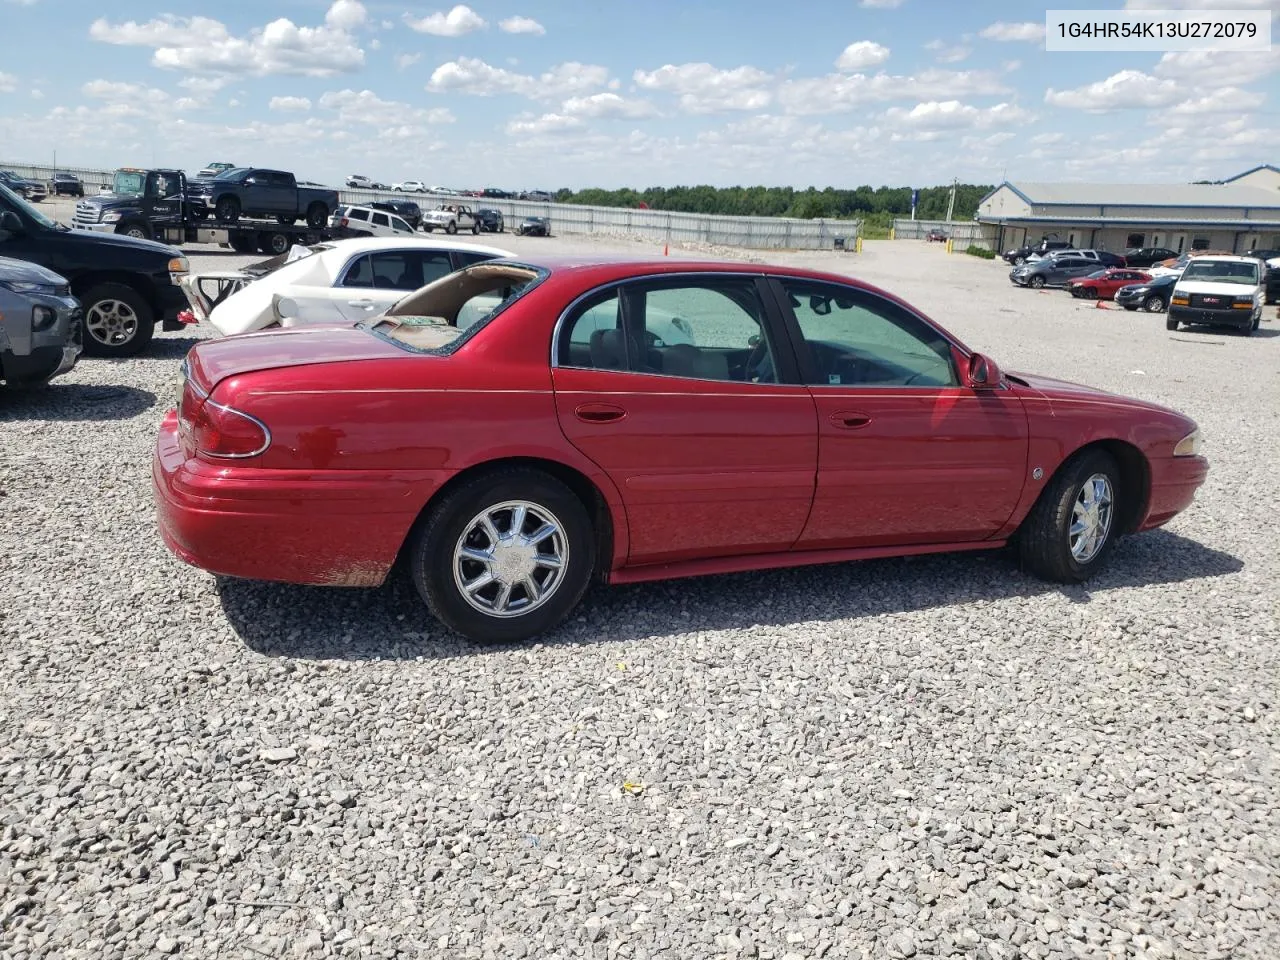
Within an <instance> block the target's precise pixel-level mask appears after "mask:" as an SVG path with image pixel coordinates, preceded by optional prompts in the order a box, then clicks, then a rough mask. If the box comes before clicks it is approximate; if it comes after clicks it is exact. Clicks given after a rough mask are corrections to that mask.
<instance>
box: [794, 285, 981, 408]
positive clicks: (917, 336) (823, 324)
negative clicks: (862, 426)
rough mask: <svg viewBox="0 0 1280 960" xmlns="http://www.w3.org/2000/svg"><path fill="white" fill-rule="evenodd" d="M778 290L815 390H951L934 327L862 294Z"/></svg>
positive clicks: (953, 381)
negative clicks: (798, 337)
mask: <svg viewBox="0 0 1280 960" xmlns="http://www.w3.org/2000/svg"><path fill="white" fill-rule="evenodd" d="M781 286H782V288H783V291H784V293H785V296H786V298H787V300H788V302H789V303H790V305H791V309H792V311H793V312H794V313H795V318H796V323H797V324H798V325H799V328H800V335H801V337H802V338H803V340H804V344H805V346H806V347H807V350H808V354H809V360H810V362H809V364H808V365H807V366H808V373H807V377H806V379H807V381H808V382H809V383H811V384H813V385H815V386H868V387H954V386H958V385H959V383H960V381H959V379H958V378H957V377H956V372H955V366H954V364H953V363H952V358H951V344H950V343H949V342H948V341H947V340H946V338H945V337H943V336H942V335H941V334H940V333H938V331H936V330H935V329H934V328H933V327H931V326H929V325H928V324H927V323H925V322H924V321H923V320H921V319H919V318H918V317H916V316H914V315H912V314H911V313H910V312H908V311H907V310H904V309H903V308H902V307H900V306H898V305H897V304H895V303H892V302H891V301H888V300H885V299H883V298H881V297H877V296H876V295H874V294H871V293H868V292H867V291H864V290H855V289H852V288H849V287H841V286H838V285H836V284H826V283H819V282H814V281H809V280H792V279H783V280H782V281H781Z"/></svg>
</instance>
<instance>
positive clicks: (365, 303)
mask: <svg viewBox="0 0 1280 960" xmlns="http://www.w3.org/2000/svg"><path fill="white" fill-rule="evenodd" d="M347 306H349V307H359V308H360V309H361V310H372V309H373V308H374V306H375V304H374V302H373V301H372V300H348V301H347Z"/></svg>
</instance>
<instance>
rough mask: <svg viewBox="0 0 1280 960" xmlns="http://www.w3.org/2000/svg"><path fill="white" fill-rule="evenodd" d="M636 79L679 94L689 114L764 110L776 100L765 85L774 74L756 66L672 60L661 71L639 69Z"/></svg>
mask: <svg viewBox="0 0 1280 960" xmlns="http://www.w3.org/2000/svg"><path fill="white" fill-rule="evenodd" d="M632 79H633V80H634V81H635V84H636V86H638V87H640V88H641V89H644V90H662V91H665V92H669V93H675V94H678V95H679V97H680V106H681V108H682V109H683V110H684V111H685V112H687V113H699V114H701V113H718V112H720V111H723V110H763V109H764V108H765V107H767V106H768V105H769V104H770V103H771V102H772V100H773V94H772V92H771V91H769V90H768V89H766V88H765V87H766V85H767V84H768V83H770V82H771V81H772V79H773V78H772V76H771V75H770V74H767V73H765V72H764V71H763V70H759V69H757V68H755V67H748V66H742V67H735V68H734V69H732V70H720V69H717V68H716V67H713V66H712V65H711V64H709V63H684V64H680V65H679V66H676V65H674V64H670V63H669V64H666V65H665V66H662V67H659V68H658V69H657V70H652V71H645V70H637V71H636V72H635V73H634V74H633V76H632Z"/></svg>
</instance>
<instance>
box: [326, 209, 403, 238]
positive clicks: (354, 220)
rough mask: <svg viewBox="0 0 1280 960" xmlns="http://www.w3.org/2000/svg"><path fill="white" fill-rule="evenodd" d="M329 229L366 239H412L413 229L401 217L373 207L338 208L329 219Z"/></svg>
mask: <svg viewBox="0 0 1280 960" xmlns="http://www.w3.org/2000/svg"><path fill="white" fill-rule="evenodd" d="M329 229H331V230H339V229H340V230H346V231H349V232H352V233H361V234H364V235H365V236H366V237H412V236H413V234H414V231H413V227H411V226H409V222H408V221H407V220H405V219H404V218H403V217H397V216H396V215H395V214H394V213H388V212H387V211H385V210H375V209H373V207H339V208H338V209H337V210H335V211H334V212H333V216H331V217H330V218H329Z"/></svg>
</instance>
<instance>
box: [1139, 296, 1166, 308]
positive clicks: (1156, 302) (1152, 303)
mask: <svg viewBox="0 0 1280 960" xmlns="http://www.w3.org/2000/svg"><path fill="white" fill-rule="evenodd" d="M1142 309H1143V310H1145V311H1147V313H1163V312H1164V297H1162V296H1160V295H1158V294H1156V295H1154V296H1150V297H1147V299H1146V300H1145V301H1144V302H1143V304H1142Z"/></svg>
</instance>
